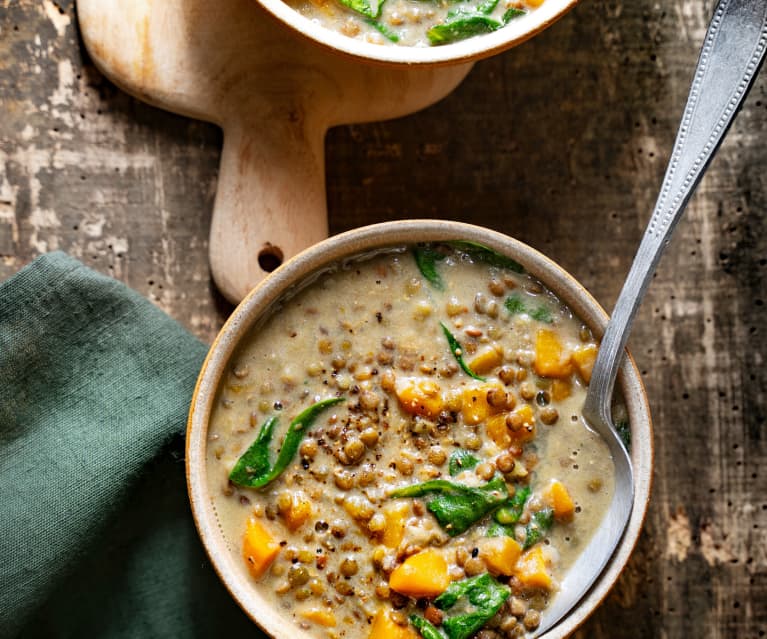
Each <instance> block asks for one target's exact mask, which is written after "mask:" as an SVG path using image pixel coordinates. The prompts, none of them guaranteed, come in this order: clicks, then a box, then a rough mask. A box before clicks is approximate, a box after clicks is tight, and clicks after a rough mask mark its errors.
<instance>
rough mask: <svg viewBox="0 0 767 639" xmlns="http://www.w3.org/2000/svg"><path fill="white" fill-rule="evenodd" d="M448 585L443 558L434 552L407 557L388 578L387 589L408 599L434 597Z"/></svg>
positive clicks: (445, 564)
mask: <svg viewBox="0 0 767 639" xmlns="http://www.w3.org/2000/svg"><path fill="white" fill-rule="evenodd" d="M449 585H450V575H449V573H448V570H447V562H446V561H445V558H444V557H443V556H442V555H441V554H440V553H439V552H437V551H436V550H431V549H428V550H423V551H421V552H419V553H418V554H416V555H412V556H411V557H408V558H407V559H406V560H405V561H404V562H403V563H401V564H400V565H399V566H397V567H396V568H395V569H394V571H393V572H392V573H391V575H390V576H389V588H391V589H392V590H396V591H397V592H398V593H400V594H403V595H406V596H408V597H414V598H416V599H418V598H419V597H436V596H437V595H439V594H442V593H443V592H444V591H445V590H446V589H447V587H448V586H449Z"/></svg>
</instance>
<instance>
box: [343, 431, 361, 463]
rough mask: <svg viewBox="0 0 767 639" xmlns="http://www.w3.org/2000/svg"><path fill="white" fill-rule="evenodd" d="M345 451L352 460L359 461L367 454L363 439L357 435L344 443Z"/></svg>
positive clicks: (353, 461)
mask: <svg viewBox="0 0 767 639" xmlns="http://www.w3.org/2000/svg"><path fill="white" fill-rule="evenodd" d="M344 453H345V454H346V456H347V457H348V458H349V461H350V462H352V463H355V462H358V461H359V460H360V459H362V456H363V455H364V454H365V444H363V443H362V441H361V440H360V439H357V438H356V437H355V438H353V439H350V440H349V441H347V442H346V444H344Z"/></svg>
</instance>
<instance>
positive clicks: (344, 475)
mask: <svg viewBox="0 0 767 639" xmlns="http://www.w3.org/2000/svg"><path fill="white" fill-rule="evenodd" d="M333 481H334V483H335V485H336V488H340V489H341V490H349V489H350V488H352V487H353V486H354V476H353V475H352V474H351V473H350V472H349V471H346V470H341V469H340V468H336V469H335V470H334V471H333Z"/></svg>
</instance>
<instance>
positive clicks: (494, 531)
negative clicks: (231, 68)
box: [485, 521, 516, 539]
mask: <svg viewBox="0 0 767 639" xmlns="http://www.w3.org/2000/svg"><path fill="white" fill-rule="evenodd" d="M485 537H511V538H512V539H516V536H515V535H514V528H513V527H512V526H504V525H503V524H499V523H498V522H495V521H493V522H490V525H489V526H488V527H487V532H485Z"/></svg>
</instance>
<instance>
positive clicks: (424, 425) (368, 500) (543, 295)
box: [207, 252, 613, 639]
mask: <svg viewBox="0 0 767 639" xmlns="http://www.w3.org/2000/svg"><path fill="white" fill-rule="evenodd" d="M438 268H439V270H440V275H441V277H442V279H443V281H444V285H445V286H444V289H445V290H444V291H439V290H436V289H435V288H434V287H433V286H430V284H429V282H428V281H427V280H426V279H424V277H423V276H422V274H421V273H420V272H419V269H418V268H417V266H416V263H415V261H414V259H413V257H412V255H411V254H410V253H409V252H402V253H395V254H385V255H378V256H375V257H372V258H371V259H369V260H367V261H365V262H361V263H350V264H347V265H346V266H345V267H343V268H339V269H338V270H335V271H331V272H328V273H326V274H324V275H323V276H321V277H320V278H318V279H317V280H316V281H315V282H314V283H313V284H312V285H311V286H308V287H307V288H306V289H304V290H301V291H299V292H298V293H296V294H295V296H294V297H293V298H292V299H290V300H288V301H287V302H286V303H285V304H284V306H280V307H279V308H277V309H276V311H275V312H274V314H273V315H272V316H271V317H269V318H268V319H267V320H266V321H265V322H264V323H263V324H262V325H261V326H260V327H259V328H258V329H257V330H254V331H253V332H252V334H251V335H250V336H249V337H248V338H247V339H246V340H244V341H243V344H242V346H241V347H240V348H239V350H238V351H237V352H236V353H235V355H234V356H233V358H232V363H231V365H230V367H229V370H228V372H227V373H226V374H225V375H224V377H223V378H222V381H221V386H220V390H219V394H218V397H217V401H216V404H215V407H214V410H213V413H212V417H211V421H210V427H209V434H208V438H209V444H208V462H207V464H208V482H209V486H210V492H211V494H212V495H213V496H214V504H215V508H216V511H217V514H218V518H219V522H220V526H221V530H222V532H223V534H224V536H225V538H226V540H227V542H228V544H229V546H230V548H231V550H232V553H233V555H234V557H235V559H236V561H242V539H243V535H244V531H245V527H246V521H247V520H248V518H250V517H253V516H254V515H255V517H256V518H258V519H259V520H260V521H262V522H263V523H264V525H265V526H267V527H268V528H269V530H270V531H271V532H272V534H274V535H275V537H276V538H277V539H278V540H279V542H280V544H281V551H280V554H279V555H278V556H277V559H275V560H274V562H273V563H272V564H271V567H270V569H269V570H268V571H267V572H266V574H264V576H263V577H261V578H260V579H258V580H255V579H254V580H252V581H253V587H254V588H256V589H258V590H259V591H260V593H261V594H262V595H263V596H264V597H266V598H267V599H268V600H270V601H272V602H273V604H274V606H275V607H277V608H279V609H281V610H283V611H284V614H285V615H286V616H288V617H290V618H292V619H293V620H294V621H295V623H296V624H297V625H298V626H299V627H300V628H302V629H303V630H305V631H307V632H308V633H309V634H310V635H312V636H314V637H317V638H318V639H320V638H321V639H326V638H328V637H349V638H356V637H365V638H366V637H368V632H369V630H368V629H369V627H370V626H369V623H370V620H371V618H372V617H373V616H374V615H375V614H376V612H377V611H378V610H380V609H381V608H382V607H386V606H390V607H391V608H392V610H394V608H395V607H396V606H394V605H392V601H394V600H395V599H400V600H398V601H396V602H395V603H396V604H397V606H399V605H400V604H402V601H401V598H399V597H398V596H397V594H396V593H393V592H392V591H391V590H390V589H389V588H388V585H387V574H389V573H391V570H392V568H393V567H394V566H396V565H397V564H398V563H399V562H401V561H402V560H403V558H404V557H405V556H406V555H407V551H408V548H410V549H412V548H413V547H417V548H424V547H428V546H434V547H436V548H438V549H440V552H442V553H443V555H444V556H445V558H446V560H447V562H448V565H449V570H450V576H451V578H452V579H454V580H455V579H462V578H465V577H466V576H467V575H468V574H469V571H468V569H467V568H466V559H465V558H464V561H463V562H461V552H460V549H462V548H464V549H469V550H470V551H471V549H473V548H475V547H476V545H477V544H479V543H481V542H482V539H484V538H485V533H486V530H487V527H488V521H489V518H485V520H483V521H482V522H480V523H478V524H476V525H475V526H473V527H471V528H470V529H469V530H467V531H466V532H464V533H462V534H461V535H458V536H456V537H453V538H451V537H449V536H448V535H447V534H446V533H445V531H444V530H442V529H441V528H440V526H439V525H438V523H437V522H436V521H435V519H434V518H433V517H432V515H431V514H430V513H429V512H425V511H424V509H423V506H421V507H420V508H418V507H417V505H416V503H415V502H417V501H418V500H393V499H391V498H390V497H388V495H389V493H390V491H391V490H392V489H393V488H397V487H403V486H410V485H412V484H415V483H418V482H424V481H427V480H430V479H435V478H445V479H448V480H451V481H456V482H462V483H464V484H467V485H471V486H479V485H482V484H483V483H484V480H483V479H481V478H480V477H479V476H478V475H477V472H478V470H477V469H475V470H473V471H464V472H462V473H460V474H458V475H457V476H455V477H450V476H449V474H448V470H447V466H448V464H447V457H448V456H449V455H450V454H451V453H453V452H454V451H455V450H457V449H459V448H461V449H467V450H469V451H471V453H472V454H473V455H474V456H475V457H477V458H478V459H480V460H483V461H485V462H486V463H490V464H491V465H492V460H497V459H498V458H499V455H500V454H502V453H503V450H502V449H501V448H499V446H498V445H497V444H496V443H495V442H494V441H493V440H492V439H491V438H489V437H488V436H487V434H486V433H485V432H484V424H482V423H480V424H477V425H466V424H463V423H462V422H461V419H460V417H459V418H458V419H457V420H452V419H450V420H447V423H437V422H438V421H439V420H435V419H428V418H424V417H423V416H414V415H413V414H410V413H408V412H407V411H405V410H404V409H403V406H402V405H401V403H400V402H398V399H397V396H396V393H395V392H394V391H393V390H392V389H391V379H392V377H394V379H395V380H396V379H398V378H409V377H415V378H428V379H431V380H434V381H435V382H436V383H437V384H438V385H439V386H440V387H441V388H442V389H449V388H458V389H460V388H465V387H471V386H472V385H473V384H476V381H475V380H473V379H471V378H470V377H469V376H467V375H466V374H464V373H463V371H461V370H460V369H458V367H457V366H456V360H455V358H454V357H453V355H452V354H451V352H450V350H449V348H448V346H447V343H446V340H445V336H444V334H443V331H442V329H441V327H440V321H442V322H445V324H446V325H447V326H448V327H449V328H450V329H451V330H452V331H453V333H454V334H455V335H456V336H458V337H459V339H460V341H461V343H462V346H463V347H464V349H465V354H466V355H467V358H470V357H471V356H472V355H473V354H475V353H481V352H482V351H483V349H485V348H486V347H487V345H488V344H491V343H496V344H499V345H501V346H502V359H503V364H502V365H503V366H504V367H507V368H509V367H510V368H512V369H514V370H516V371H519V370H527V371H528V374H527V377H526V378H525V379H524V380H522V381H516V380H515V381H513V382H512V383H511V384H509V385H508V388H509V389H510V392H511V393H512V394H514V395H515V396H516V399H517V404H518V405H523V404H528V405H530V406H531V408H532V409H533V410H534V411H535V414H536V437H535V440H534V441H532V442H531V443H527V444H526V445H525V446H524V454H523V455H521V456H519V457H518V458H517V470H519V467H520V466H521V467H523V468H529V471H528V477H527V480H529V484H530V486H531V488H532V490H533V500H535V499H539V496H538V495H537V491H539V489H541V487H543V486H544V485H545V484H546V482H547V481H549V480H550V479H551V478H556V479H558V480H559V481H561V482H562V483H563V484H564V485H565V486H566V487H567V489H568V491H569V493H570V495H571V496H572V500H573V501H574V503H575V514H574V516H573V518H572V521H571V522H569V523H555V525H554V526H553V528H552V531H551V532H550V534H549V535H548V536H547V539H546V540H545V542H543V543H544V544H545V552H546V557H547V560H549V561H551V572H552V574H553V577H554V586H553V588H552V590H553V592H552V595H554V594H555V593H556V582H557V581H558V580H561V578H562V576H563V575H564V573H565V572H566V570H567V568H568V566H569V565H570V564H571V563H572V562H573V561H574V559H575V558H576V557H577V555H578V553H579V552H580V551H581V549H582V548H584V547H585V545H586V544H587V543H588V540H589V538H590V536H591V534H592V532H593V531H594V530H595V529H596V527H597V525H598V524H599V522H600V521H601V519H602V517H603V516H604V513H605V512H606V510H607V507H608V506H609V503H610V500H611V498H612V492H613V478H612V473H613V470H612V461H611V459H610V456H609V452H608V449H607V446H606V445H605V443H604V442H603V441H602V440H601V439H600V438H599V437H598V436H597V435H596V434H594V433H593V432H592V431H591V430H590V429H589V428H588V427H587V426H586V424H585V422H584V420H583V418H582V417H581V415H580V409H581V406H582V404H583V401H584V398H585V392H586V385H585V383H584V382H583V380H582V379H580V378H579V377H578V375H576V374H573V375H572V379H571V380H570V383H571V389H570V395H569V396H568V397H566V398H563V399H560V400H558V401H552V400H551V399H549V400H548V402H547V406H546V407H547V408H551V407H553V408H554V409H555V410H556V412H557V413H558V418H557V419H556V421H555V422H554V423H552V424H548V425H547V424H544V423H542V422H541V421H540V414H541V412H542V411H543V407H541V406H540V405H539V404H540V403H541V397H542V395H541V393H548V394H550V393H551V386H552V381H551V380H548V379H544V378H540V377H538V376H536V375H535V374H533V373H532V372H530V363H531V362H532V360H533V359H534V358H535V335H536V331H538V330H539V329H540V328H541V326H542V323H541V322H540V321H537V320H535V319H532V318H531V317H530V315H529V314H526V313H514V314H512V313H510V312H509V311H508V310H507V308H506V306H505V305H504V300H505V299H507V297H508V296H509V295H512V294H513V295H515V296H518V297H520V298H521V299H522V300H523V302H524V304H525V305H527V307H529V308H540V307H541V306H544V307H545V308H547V309H549V311H550V315H551V318H552V319H553V323H552V324H550V325H549V324H546V327H554V329H555V330H556V332H557V334H558V335H559V336H560V338H561V340H562V342H563V343H564V344H565V345H567V346H568V348H575V347H578V346H579V345H581V344H583V342H584V340H585V341H589V340H591V339H592V338H591V336H590V334H589V333H588V331H587V329H585V328H584V327H583V325H582V323H581V322H580V321H579V320H578V319H577V318H575V317H573V316H572V313H571V312H570V311H569V309H567V307H565V306H564V305H563V304H562V303H561V302H560V301H559V300H558V299H557V298H556V297H555V296H554V295H553V294H551V293H550V292H548V291H546V290H545V289H543V287H541V286H540V284H539V283H538V282H537V281H535V280H534V279H533V278H531V277H530V276H529V275H527V274H524V273H513V272H509V271H506V270H504V269H499V268H496V267H493V266H490V265H488V264H485V263H482V262H476V263H475V262H474V261H473V260H472V259H471V258H470V257H469V256H467V255H462V254H460V253H455V254H451V255H449V256H448V257H447V258H445V259H443V260H442V261H440V262H439V263H438ZM489 282H495V283H498V282H502V283H504V287H505V288H504V290H503V292H502V293H501V294H494V293H493V292H492V291H490V290H489V289H488V286H489ZM495 288H496V293H498V290H497V289H498V287H495ZM493 302H494V304H492V303H493ZM467 331H468V333H467ZM469 333H470V334H471V335H470V334H469ZM478 333H479V334H478ZM472 335H474V336H472ZM472 351H474V352H475V353H472ZM519 377H520V378H521V374H519ZM486 379H487V380H488V382H492V383H498V384H499V385H501V384H502V382H500V381H499V379H498V377H497V371H492V372H490V373H488V374H487V375H486ZM504 387H506V385H504ZM387 388H388V390H387ZM523 391H526V393H525V394H526V395H529V394H530V392H533V393H534V397H533V398H530V399H528V400H525V399H524V398H523V397H522V392H523ZM332 396H343V397H345V398H346V401H345V402H344V403H341V404H338V405H335V406H333V407H332V408H330V409H328V410H327V411H326V412H325V413H323V414H322V415H321V416H320V418H319V419H318V421H317V422H316V424H315V425H314V426H313V427H312V429H311V431H310V432H309V434H308V435H306V437H305V440H304V442H305V443H306V442H307V441H311V442H314V443H316V444H318V445H317V446H315V448H316V450H315V451H314V454H313V455H312V457H311V458H310V459H309V458H307V457H306V456H304V455H303V451H304V448H303V447H302V449H301V450H302V454H299V455H297V456H296V458H295V459H294V460H293V462H292V463H291V464H290V465H289V467H288V468H287V469H286V471H285V472H284V473H282V475H281V476H280V477H278V478H277V479H276V480H275V481H274V482H273V483H271V484H269V485H268V486H267V487H266V488H264V489H262V490H252V489H245V488H239V487H237V486H233V485H232V484H231V483H230V482H229V481H228V475H229V473H230V471H231V469H232V468H233V466H234V464H235V463H236V461H237V459H238V458H239V457H240V455H242V454H243V452H244V451H245V450H246V449H247V448H248V447H249V446H250V444H251V443H252V442H253V440H254V439H255V436H256V433H257V432H258V428H259V427H260V425H261V423H263V421H264V420H265V419H266V418H267V416H269V415H274V414H276V415H279V417H280V422H279V426H278V428H277V429H276V431H275V434H274V443H273V451H272V457H274V455H275V454H276V450H277V447H278V446H279V442H280V441H281V440H282V437H283V436H284V433H285V432H286V430H287V428H288V424H289V422H290V420H291V419H292V418H293V417H295V415H297V414H298V413H299V412H300V411H302V410H303V409H304V408H306V407H307V406H308V405H310V404H311V403H313V402H315V401H318V400H319V399H322V398H326V397H332ZM363 400H365V401H363ZM376 402H377V403H376ZM363 403H364V404H366V405H367V406H369V407H370V408H363V407H362V404H363ZM374 403H375V406H373V404H374ZM373 431H375V433H377V438H375V437H372V436H371V438H369V439H368V440H366V442H368V441H369V442H372V441H373V439H375V440H376V441H375V442H374V443H372V444H371V445H369V444H368V443H366V444H365V446H364V451H363V453H362V454H361V456H360V457H359V458H356V457H355V458H354V459H352V460H350V458H349V456H348V455H345V453H344V446H345V444H344V441H346V443H347V444H348V442H349V441H350V439H356V438H357V437H358V436H361V434H362V433H372V432H373ZM307 450H309V452H311V450H310V449H309V448H307ZM350 450H351V449H350ZM356 452H358V451H356ZM356 452H355V455H356ZM477 468H479V466H478V467H477ZM493 470H495V469H494V468H493ZM515 472H516V471H515ZM339 477H340V478H341V481H339ZM523 479H524V478H523ZM512 481H513V482H515V481H517V478H513V480H512ZM286 494H287V495H293V494H296V495H299V496H301V498H304V499H306V500H308V501H309V502H310V503H311V505H312V514H311V517H310V518H309V519H308V521H306V523H304V524H303V525H302V526H300V527H299V528H298V529H297V530H296V531H294V532H291V531H289V530H288V529H287V528H286V527H285V526H284V525H282V523H281V516H280V513H279V510H278V508H277V504H279V503H280V499H283V498H282V497H281V495H282V496H284V495H286ZM283 501H284V499H283ZM395 501H397V502H406V503H407V509H408V510H407V514H406V520H405V521H406V524H405V530H404V535H403V537H402V540H401V542H400V543H399V544H398V545H397V547H396V548H386V547H384V546H383V545H382V543H381V534H382V532H381V531H380V530H375V529H378V528H380V524H381V515H380V513H382V512H383V511H384V510H385V509H386V508H387V507H390V506H391V504H392V502H395ZM350 504H351V506H350ZM350 512H353V513H355V516H350ZM371 513H372V514H371ZM358 515H361V516H358ZM371 529H373V530H374V532H371ZM382 549H383V550H382ZM376 552H377V553H378V554H377V555H376V554H375V553H376ZM320 558H324V559H322V560H320ZM349 558H352V559H353V561H354V563H355V566H354V571H353V574H348V575H346V576H342V572H344V573H352V569H350V568H349V565H348V562H347V564H344V566H345V567H346V570H345V571H342V570H341V568H342V563H343V562H344V560H348V559H349ZM461 563H463V564H464V565H463V567H462V566H461V565H460V564H461ZM296 566H299V567H300V568H302V569H305V574H304V572H302V573H301V575H300V577H299V578H297V579H295V580H294V583H293V584H291V583H290V582H289V580H288V577H289V576H290V575H295V574H296V571H297V570H298V569H297V568H296ZM291 571H292V572H291ZM330 574H333V575H335V576H336V579H335V580H334V581H331V580H330V579H329V575H330ZM307 575H308V578H307V579H304V578H305V577H306V576H307ZM344 584H346V585H344ZM547 598H548V595H546V594H545V593H543V594H538V595H534V596H531V597H529V598H528V599H529V601H527V603H526V605H527V606H529V607H530V609H534V608H535V609H542V608H543V607H545V605H546V602H547ZM315 609H327V610H331V611H332V614H333V615H334V619H335V623H336V625H335V626H332V627H328V626H324V625H322V624H318V623H315V622H313V621H311V620H310V619H309V612H308V611H311V610H315ZM412 611H417V607H416V602H415V601H414V600H411V601H408V602H407V603H405V605H404V606H400V607H399V608H397V610H394V612H393V613H392V614H394V615H395V617H396V615H397V614H398V613H402V614H405V615H407V614H408V613H410V612H412ZM401 616H402V615H400V617H401ZM398 621H399V622H401V621H402V619H401V618H398ZM521 626H522V618H520V619H519V624H518V627H521ZM516 632H517V634H516V635H514V634H513V633H509V634H508V636H521V635H522V634H524V632H521V631H519V630H517V631H516Z"/></svg>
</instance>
